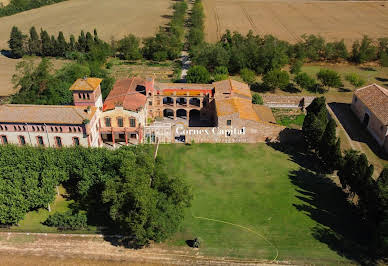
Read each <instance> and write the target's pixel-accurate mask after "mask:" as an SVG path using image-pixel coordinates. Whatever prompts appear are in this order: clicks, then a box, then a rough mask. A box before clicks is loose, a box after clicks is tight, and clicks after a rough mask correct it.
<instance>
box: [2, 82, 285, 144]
mask: <svg viewBox="0 0 388 266" xmlns="http://www.w3.org/2000/svg"><path fill="white" fill-rule="evenodd" d="M101 82H102V80H101V79H98V78H86V77H85V78H83V79H78V80H77V81H75V83H74V84H73V85H72V86H71V87H70V90H71V91H72V93H73V102H74V105H72V106H55V105H25V104H23V105H20V104H5V105H1V106H0V137H1V143H2V144H7V143H10V144H19V145H27V144H28V145H32V146H45V147H62V146H72V145H75V146H77V145H81V146H85V147H101V146H104V145H108V146H111V147H116V146H118V145H132V144H140V143H155V142H161V143H174V142H193V141H195V142H259V141H265V140H266V139H274V138H276V137H277V136H278V134H279V132H280V131H282V130H283V129H284V128H283V127H281V126H279V125H276V124H275V123H273V119H270V120H268V119H267V118H266V117H265V116H264V115H263V116H262V115H261V112H257V111H255V110H254V108H253V105H252V102H251V101H252V97H251V93H250V89H249V87H248V85H247V84H244V83H241V82H237V81H234V80H231V79H228V80H224V81H219V82H214V83H212V84H185V83H159V82H156V81H155V80H154V79H152V78H150V79H142V78H140V77H132V78H127V79H122V80H118V81H117V82H116V83H115V84H114V87H113V89H112V90H111V91H110V93H109V95H108V96H107V98H106V99H105V100H104V101H103V99H102V95H101V87H100V84H101ZM261 108H262V113H267V114H268V113H271V112H270V110H269V108H267V107H263V106H262V107H261ZM264 109H268V110H264ZM271 115H272V114H271Z"/></svg>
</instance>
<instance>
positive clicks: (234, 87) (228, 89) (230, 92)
mask: <svg viewBox="0 0 388 266" xmlns="http://www.w3.org/2000/svg"><path fill="white" fill-rule="evenodd" d="M213 85H214V88H215V91H216V93H215V97H216V98H219V99H220V98H228V97H230V96H232V97H240V98H243V99H251V98H252V95H251V90H250V88H249V86H248V85H247V84H245V83H242V82H238V81H235V80H233V79H227V80H222V81H217V82H214V83H213Z"/></svg>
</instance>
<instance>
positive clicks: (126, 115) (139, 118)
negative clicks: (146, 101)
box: [100, 107, 146, 127]
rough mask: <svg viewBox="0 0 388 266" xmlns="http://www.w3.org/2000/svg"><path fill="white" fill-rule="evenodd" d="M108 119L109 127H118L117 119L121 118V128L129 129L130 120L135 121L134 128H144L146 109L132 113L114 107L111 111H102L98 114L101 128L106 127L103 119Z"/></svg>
mask: <svg viewBox="0 0 388 266" xmlns="http://www.w3.org/2000/svg"><path fill="white" fill-rule="evenodd" d="M106 117H110V119H111V127H119V126H118V123H117V118H119V117H122V118H123V127H130V122H129V119H130V118H135V119H136V127H138V126H139V124H140V125H141V126H144V125H145V124H146V109H145V108H143V109H141V110H140V111H139V112H133V111H128V110H125V109H124V108H123V107H116V108H115V109H113V110H108V111H104V112H102V113H101V114H100V119H101V126H102V127H107V126H106V125H105V118H106Z"/></svg>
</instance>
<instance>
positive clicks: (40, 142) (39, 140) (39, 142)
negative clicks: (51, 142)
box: [36, 136, 44, 146]
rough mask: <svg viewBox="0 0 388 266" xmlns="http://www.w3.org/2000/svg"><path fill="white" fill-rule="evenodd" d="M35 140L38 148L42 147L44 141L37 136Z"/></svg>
mask: <svg viewBox="0 0 388 266" xmlns="http://www.w3.org/2000/svg"><path fill="white" fill-rule="evenodd" d="M36 139H37V141H38V145H39V146H44V141H43V137H42V136H37V137H36Z"/></svg>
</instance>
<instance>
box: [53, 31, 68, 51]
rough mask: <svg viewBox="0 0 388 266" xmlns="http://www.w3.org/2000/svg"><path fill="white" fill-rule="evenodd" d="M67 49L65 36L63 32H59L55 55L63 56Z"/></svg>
mask: <svg viewBox="0 0 388 266" xmlns="http://www.w3.org/2000/svg"><path fill="white" fill-rule="evenodd" d="M67 49H68V44H67V42H66V40H65V36H63V32H62V31H60V32H59V34H58V39H57V49H56V54H57V55H58V56H62V57H63V56H65V53H66V51H67Z"/></svg>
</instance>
